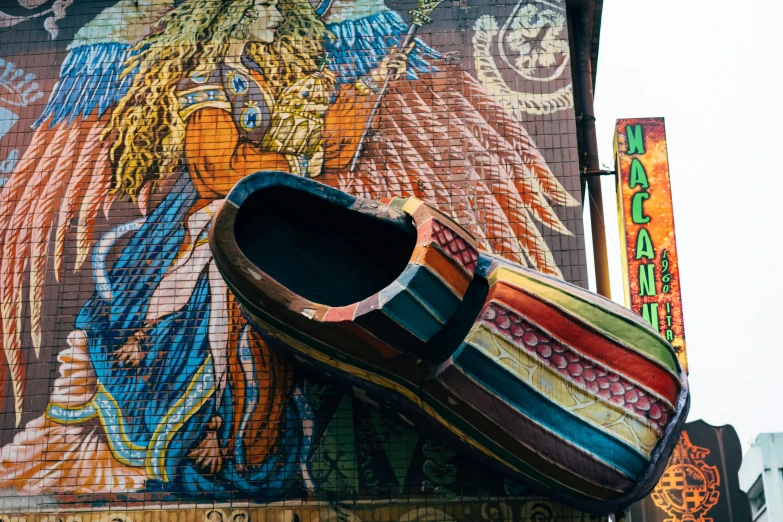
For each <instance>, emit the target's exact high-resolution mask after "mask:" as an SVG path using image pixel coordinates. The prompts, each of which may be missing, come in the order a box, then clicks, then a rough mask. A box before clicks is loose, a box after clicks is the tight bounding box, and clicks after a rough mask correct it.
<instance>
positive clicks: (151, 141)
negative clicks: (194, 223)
mask: <svg viewBox="0 0 783 522" xmlns="http://www.w3.org/2000/svg"><path fill="white" fill-rule="evenodd" d="M254 3H255V0H186V1H185V2H183V4H182V5H181V6H179V7H177V8H176V9H174V10H173V11H171V12H169V13H168V14H167V15H165V16H164V17H163V18H162V19H161V20H160V23H159V29H158V30H157V31H155V32H153V33H152V34H151V35H150V36H148V37H147V38H145V39H143V40H142V41H140V42H139V43H138V44H137V45H136V46H135V47H134V50H135V51H136V54H134V56H132V57H131V58H130V59H128V61H127V62H126V63H125V70H124V72H123V74H125V75H127V74H135V76H134V78H133V83H132V85H131V87H130V89H129V91H128V93H127V94H126V95H125V96H124V97H123V98H122V99H121V100H120V102H119V103H118V105H117V107H116V108H115V109H114V111H113V113H112V116H111V120H110V122H109V124H108V125H107V127H106V130H105V131H104V138H106V137H107V136H109V135H110V136H111V138H112V139H113V140H114V143H113V145H112V147H111V152H110V156H111V159H112V162H113V164H114V190H115V191H116V192H120V193H122V194H127V195H128V196H130V198H131V199H135V197H136V195H137V194H138V193H139V190H140V189H141V188H142V187H143V186H144V184H145V183H148V182H155V181H157V180H159V179H162V178H164V177H165V176H166V175H167V174H169V173H171V172H174V171H176V170H177V169H178V168H179V167H180V166H181V164H182V161H183V160H182V151H183V142H184V124H183V122H182V120H181V119H180V117H179V113H178V103H177V95H176V94H177V93H176V91H177V85H178V83H179V82H180V81H181V80H182V79H183V78H187V77H188V76H189V75H190V74H192V73H193V72H198V73H201V74H206V75H209V73H211V72H212V71H214V70H215V69H216V68H217V67H218V66H219V65H220V63H221V62H222V61H223V59H224V58H225V56H226V53H227V51H228V47H229V41H230V39H231V37H232V35H234V34H236V32H237V26H238V25H239V24H240V23H242V19H243V17H244V16H245V13H246V11H247V10H248V9H250V8H252V7H253V5H254ZM278 8H279V9H280V12H281V14H282V15H283V22H281V24H280V25H279V26H278V28H277V31H276V36H275V40H274V41H273V42H271V43H258V42H249V44H248V45H247V47H246V49H245V52H246V54H247V55H248V57H249V58H250V59H252V60H253V61H255V62H256V63H258V65H259V66H260V67H261V68H262V70H263V71H264V75H265V79H266V80H267V84H268V85H269V87H270V88H271V89H272V91H273V95H275V96H277V94H279V92H280V91H281V90H282V89H284V88H285V87H286V86H287V85H290V84H291V83H292V82H294V81H296V80H297V79H299V78H301V77H302V76H303V75H306V74H310V73H312V72H314V71H315V70H316V69H317V63H316V62H317V60H316V59H317V57H318V56H319V55H320V54H322V53H323V41H324V38H326V37H327V30H326V27H325V26H324V24H323V22H322V21H321V19H320V18H319V17H318V15H317V14H316V13H315V11H314V10H313V8H312V7H311V6H310V4H309V1H308V0H283V1H281V2H280V3H279V4H278Z"/></svg>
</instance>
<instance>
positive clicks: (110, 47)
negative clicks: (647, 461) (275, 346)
mask: <svg viewBox="0 0 783 522" xmlns="http://www.w3.org/2000/svg"><path fill="white" fill-rule="evenodd" d="M600 13H601V3H600V2H595V1H584V2H573V3H572V2H566V1H565V0H536V1H534V0H510V1H505V0H504V1H501V2H485V1H483V0H478V1H474V0H466V1H453V2H451V1H446V2H442V3H440V2H432V1H425V0H422V1H420V2H418V4H416V3H415V2H409V1H399V2H398V1H394V0H388V1H384V0H332V1H329V0H321V1H317V0H311V1H308V0H290V1H289V0H285V1H283V0H280V1H279V2H277V1H274V0H235V1H227V0H184V1H180V0H174V1H172V0H18V1H11V0H4V1H3V2H2V3H0V41H2V44H1V45H0V234H1V235H0V238H2V241H0V278H2V280H1V282H0V301H1V305H2V308H0V310H2V313H0V342H2V356H1V357H0V515H2V516H3V517H11V516H16V517H18V516H21V517H22V518H23V519H24V520H25V521H26V522H32V521H33V520H36V521H37V520H39V519H40V520H44V519H46V520H48V518H47V517H53V518H52V520H54V519H55V518H56V519H57V520H63V522H69V521H73V522H76V520H77V519H78V520H81V521H84V522H86V521H87V520H88V519H89V520H95V521H102V522H108V521H115V520H122V521H124V522H125V521H127V522H129V521H134V522H138V521H141V520H146V519H148V518H150V519H152V518H154V519H155V520H160V519H162V518H169V519H177V520H179V519H182V520H188V521H190V520H194V521H199V522H201V521H202V520H203V521H205V522H207V521H210V522H217V521H220V522H224V521H227V520H229V519H230V520H231V522H244V521H246V520H248V519H250V520H253V522H255V521H256V520H267V519H269V520H280V521H291V522H293V521H295V520H302V521H305V520H313V521H314V520H316V519H317V520H322V519H323V518H327V519H329V520H331V519H339V520H349V519H350V520H363V519H372V520H379V521H380V520H383V521H387V520H388V521H389V522H392V521H406V522H407V521H411V522H412V521H416V520H432V521H436V520H437V521H441V520H442V521H446V520H487V521H489V520H504V521H505V520H520V521H526V520H536V521H544V520H553V521H554V520H563V521H565V520H597V519H599V517H596V516H594V515H590V514H587V513H585V512H582V511H580V510H578V509H574V508H571V507H568V506H565V505H562V504H561V503H558V502H556V501H554V500H552V499H550V498H547V497H546V496H543V495H541V494H540V493H539V492H538V491H536V490H535V488H532V489H531V488H529V487H527V486H526V485H523V484H520V483H518V482H517V481H515V480H513V479H512V478H510V477H508V476H505V475H504V474H502V473H499V472H498V471H497V470H495V469H494V468H491V467H488V466H485V465H483V464H478V463H476V461H474V460H473V459H472V457H470V456H468V455H463V454H462V453H460V452H458V451H455V450H454V449H453V448H452V447H451V446H449V445H448V444H445V443H443V442H442V441H440V440H439V439H437V438H433V437H432V436H430V434H429V433H428V431H427V430H426V429H425V428H423V427H422V426H419V425H417V424H416V423H413V422H411V421H410V419H408V418H406V417H405V416H404V415H402V414H400V413H399V412H395V411H391V412H389V411H384V409H383V407H382V406H383V405H381V404H378V403H377V402H376V401H374V400H373V399H371V398H369V397H367V395H366V394H365V393H364V392H363V390H362V389H359V388H355V387H354V388H351V387H345V386H338V385H337V384H336V383H335V382H334V381H333V380H332V379H331V378H330V375H328V374H323V373H318V372H315V373H313V372H308V371H307V370H306V369H303V368H301V367H300V366H299V365H297V364H295V363H294V364H292V363H291V362H289V361H288V360H286V359H283V358H281V357H280V356H279V355H278V354H277V353H276V352H275V351H273V350H270V349H269V348H268V347H267V346H266V345H265V344H264V342H263V341H262V340H261V339H260V338H257V336H256V335H255V334H254V332H253V331H252V329H251V328H249V327H248V326H247V324H246V323H245V322H244V319H243V318H242V317H241V316H240V314H239V312H238V308H237V305H236V303H235V302H234V300H233V298H232V297H231V293H230V292H229V291H228V289H227V287H226V285H225V283H224V282H223V281H222V279H221V278H220V275H219V274H218V272H217V269H216V267H215V263H213V260H212V257H211V254H210V250H209V245H208V238H207V236H208V228H209V222H210V218H211V217H212V216H213V215H214V213H215V212H216V211H217V210H218V209H219V207H220V205H221V204H222V201H223V197H224V196H225V195H226V193H228V191H229V190H230V188H231V187H232V186H233V184H234V183H235V182H236V181H237V180H238V179H241V178H242V177H243V176H244V175H246V174H250V173H252V172H255V171H258V170H278V171H279V170H284V171H288V172H292V173H295V174H298V175H301V176H307V177H310V178H313V179H315V180H316V181H319V182H322V183H325V184H327V185H330V186H332V187H334V188H338V189H340V190H342V191H344V192H347V193H350V194H353V195H357V196H361V197H367V198H372V199H385V198H392V197H395V196H400V197H410V196H415V197H418V198H420V199H422V200H424V201H427V202H429V203H432V204H433V205H435V206H437V207H439V208H440V209H441V210H442V211H443V212H444V213H446V214H447V215H448V216H450V217H451V218H452V219H454V220H455V221H456V222H458V223H459V224H460V225H462V226H463V227H464V228H465V229H466V230H467V231H468V232H469V233H470V234H472V235H473V236H475V237H476V238H477V240H478V243H479V245H480V247H481V248H482V249H483V250H484V251H487V252H493V253H495V254H498V255H500V256H502V257H504V258H506V259H508V260H509V261H512V262H514V263H517V264H520V265H524V266H529V267H531V268H534V269H536V270H538V271H540V272H542V273H544V274H548V275H550V276H553V277H555V278H559V279H563V280H565V281H568V282H571V283H574V284H575V285H578V286H582V287H586V283H587V281H586V280H587V270H586V264H587V255H586V252H585V248H584V238H583V222H582V213H583V210H582V201H583V198H584V185H585V180H586V179H587V178H585V177H584V176H582V175H581V174H582V173H584V172H587V171H591V172H590V174H591V175H592V174H595V172H592V170H594V169H595V167H596V166H595V165H593V163H591V162H594V161H597V156H596V154H595V143H594V139H595V136H594V128H593V127H592V123H593V120H594V118H593V115H592V99H591V94H590V92H591V89H592V84H593V82H594V78H593V74H592V71H594V70H595V63H596V60H597V48H598V32H599V28H600ZM373 96H377V97H378V100H379V101H378V102H377V104H376V105H375V106H374V107H373V109H372V110H371V111H370V110H366V108H367V104H364V105H362V107H364V109H357V107H358V105H357V104H356V100H363V99H365V98H366V97H370V98H372V97H373ZM591 129H592V132H591ZM216 354H225V357H223V359H220V361H219V360H218V359H219V357H218V355H216ZM673 364H674V366H675V367H676V363H673ZM218 368H221V369H218ZM589 369H590V368H588V370H589ZM221 372H222V373H221ZM216 374H219V375H221V376H222V377H220V378H217V381H218V383H219V384H218V385H214V382H213V381H210V383H207V381H206V380H205V379H206V377H205V376H212V377H210V378H213V379H214V378H215V377H214V376H215V375H216ZM578 377H579V376H577V378H578ZM221 379H222V380H221ZM583 381H584V379H583ZM205 383H207V384H205ZM582 385H585V383H584V382H582ZM585 386H587V385H585ZM607 386H609V384H607ZM622 391H623V393H626V391H625V389H623V390H622ZM595 393H596V394H597V393H599V391H598V389H597V388H596V390H595ZM627 393H629V394H630V395H629V396H633V397H636V395H635V394H631V390H629V391H628V392H627ZM555 395H556V394H555ZM585 396H586V395H584V394H582V395H580V394H578V393H573V394H566V395H565V396H562V397H561V396H555V397H554V398H553V397H552V396H548V399H551V400H560V401H561V402H563V404H561V405H560V406H561V407H563V408H567V409H569V411H573V412H577V413H574V414H575V415H582V416H583V417H584V419H585V422H586V423H588V424H589V423H592V424H595V426H596V430H597V431H601V430H605V431H606V432H607V433H609V435H606V436H608V437H613V438H614V439H618V440H620V439H622V441H624V442H623V444H627V445H631V446H633V445H637V446H640V447H641V446H644V444H647V443H646V442H644V440H645V439H644V437H638V436H637V434H636V433H635V432H633V433H632V431H633V430H631V431H628V430H627V429H626V427H625V425H624V424H623V422H625V421H624V420H622V422H621V420H616V419H615V420H612V421H611V422H610V421H608V420H595V419H592V418H590V417H589V413H578V412H580V411H582V410H584V411H587V410H589V406H590V404H591V403H589V400H588V399H589V397H588V399H585ZM624 401H625V400H624V399H623V404H625V402H624ZM616 402H618V401H616ZM634 402H635V401H634ZM566 403H567V404H566ZM629 404H630V400H629ZM647 404H648V405H649V401H648V403H647ZM652 408H658V404H657V403H655V404H654V405H653V407H652ZM649 409H650V408H649V407H648V410H649ZM645 411H646V410H645ZM654 411H658V412H659V413H660V410H654ZM624 415H625V414H624V413H623V414H621V415H618V419H619V418H625V417H624ZM664 415H665V414H664ZM657 418H659V419H660V418H661V417H660V416H659V417H657ZM664 419H665V418H664ZM615 421H616V422H615ZM602 422H603V423H604V424H606V425H602V424H601V423H602ZM645 422H646V421H645ZM592 424H591V426H592ZM664 424H665V420H664ZM634 426H636V424H634ZM650 426H651V425H650ZM650 426H648V425H644V427H643V431H644V430H647V431H645V433H648V432H650V433H652V432H653V431H654V429H653V428H652V427H650ZM655 429H658V428H655ZM656 433H657V432H656ZM604 435H605V434H604V433H603V432H602V436H604ZM614 439H612V440H614ZM627 441H631V442H627ZM648 450H649V448H647V447H645V451H647V454H646V455H647V457H649V454H650V451H648ZM635 458H636V457H635ZM6 512H7V513H8V514H5V513H6ZM9 519H10V518H9ZM3 520H4V521H5V520H6V518H3Z"/></svg>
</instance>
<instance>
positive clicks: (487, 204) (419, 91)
mask: <svg viewBox="0 0 783 522" xmlns="http://www.w3.org/2000/svg"><path fill="white" fill-rule="evenodd" d="M433 65H434V66H435V67H436V68H437V72H433V73H426V74H419V79H417V80H408V79H405V80H400V81H397V82H395V83H393V84H392V85H391V86H390V88H389V90H388V92H387V93H386V95H385V97H384V99H383V102H382V107H381V110H380V111H379V117H378V119H377V121H376V126H377V128H376V129H375V130H374V132H373V134H372V135H371V136H370V137H369V139H368V140H367V143H366V144H365V148H364V152H363V155H362V159H361V162H360V163H359V166H358V168H357V170H356V171H355V172H354V173H348V172H327V173H326V175H325V179H324V181H326V182H327V183H330V184H333V185H335V186H337V187H338V188H340V189H341V190H344V191H346V192H349V193H352V194H357V195H361V196H363V197H372V198H385V197H390V196H393V195H402V196H407V195H415V196H416V197H419V198H420V199H424V200H427V201H429V202H431V203H433V204H435V205H437V206H438V207H440V208H441V209H442V210H444V211H445V212H447V213H450V214H451V215H452V216H454V218H455V219H456V220H457V221H459V223H460V224H461V225H463V226H464V227H465V228H466V229H468V230H469V231H470V232H471V233H472V234H474V235H476V236H477V237H478V238H479V240H480V241H481V244H482V247H483V248H485V249H487V250H489V251H491V252H494V253H497V254H501V255H504V256H505V257H507V258H509V259H511V260H513V261H516V262H519V263H522V264H525V265H529V266H533V267H534V268H536V269H538V270H539V271H541V272H544V273H546V274H551V275H555V276H558V277H562V274H561V272H560V269H559V268H558V266H557V264H556V263H555V260H554V256H553V255H552V252H551V250H550V248H549V246H548V245H547V244H546V241H545V240H544V237H543V236H542V234H541V231H540V229H539V224H540V225H543V226H545V227H547V228H550V229H552V230H554V231H556V232H558V233H560V234H564V235H571V232H570V231H569V230H568V229H567V228H566V226H565V225H564V224H563V223H562V221H561V220H560V218H559V217H558V215H557V214H556V213H555V211H554V209H553V206H576V205H578V202H577V201H576V200H575V199H574V198H573V197H572V196H571V194H569V192H568V191H567V190H566V189H565V188H564V187H563V186H562V185H561V184H560V182H559V180H558V179H557V178H556V177H555V175H554V174H553V173H552V171H551V170H550V169H549V167H548V166H547V164H546V161H545V160H544V158H543V156H542V155H541V153H540V152H539V151H538V149H537V148H536V146H535V143H534V142H533V140H532V138H531V137H530V135H529V134H528V133H527V131H526V130H525V129H524V127H523V126H522V125H521V124H520V123H519V122H518V121H517V120H516V119H515V118H514V116H512V115H510V114H509V113H507V112H506V111H505V110H504V109H503V107H502V106H501V105H500V103H498V102H497V101H496V100H495V99H494V98H492V97H491V96H490V95H489V94H488V93H487V92H486V90H485V89H484V88H483V87H482V86H481V85H480V84H479V82H478V81H476V80H475V79H474V78H472V77H471V76H470V75H469V74H467V73H465V72H464V71H462V70H460V69H459V68H457V67H455V66H453V65H450V64H446V63H443V62H435V63H433Z"/></svg>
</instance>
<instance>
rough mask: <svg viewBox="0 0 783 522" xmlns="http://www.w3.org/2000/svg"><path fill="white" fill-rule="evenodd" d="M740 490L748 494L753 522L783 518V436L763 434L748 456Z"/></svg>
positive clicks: (746, 456) (781, 434)
mask: <svg viewBox="0 0 783 522" xmlns="http://www.w3.org/2000/svg"><path fill="white" fill-rule="evenodd" d="M739 477H740V487H741V488H742V490H743V491H745V492H746V493H747V494H748V500H749V501H750V508H751V513H752V515H753V520H754V522H756V521H759V522H766V521H772V520H780V519H781V517H783V433H762V434H760V435H759V436H758V437H756V440H755V442H754V443H753V445H752V446H751V447H750V449H749V450H748V451H747V452H746V453H745V456H744V457H743V459H742V467H741V468H740V473H739Z"/></svg>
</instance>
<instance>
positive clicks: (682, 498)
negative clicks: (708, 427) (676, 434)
mask: <svg viewBox="0 0 783 522" xmlns="http://www.w3.org/2000/svg"><path fill="white" fill-rule="evenodd" d="M709 453H710V450H708V449H707V448H702V447H700V446H694V445H693V444H692V443H691V440H690V438H689V437H688V433H687V432H683V433H682V435H681V436H680V441H679V442H678V443H677V447H676V448H675V449H674V454H672V458H671V460H670V461H669V465H668V466H667V468H666V471H664V473H663V476H662V477H661V480H660V481H659V482H658V485H657V486H655V489H654V490H653V492H652V495H651V497H652V500H653V502H654V503H655V505H656V506H658V507H659V508H661V509H662V510H663V511H665V512H666V513H667V514H668V515H669V516H670V517H672V518H671V519H670V520H671V521H672V522H679V521H693V522H712V518H705V515H707V514H708V512H709V511H710V509H712V508H713V507H714V506H715V504H717V503H718V498H719V497H720V491H718V487H719V486H720V475H719V474H718V468H717V467H716V466H710V465H709V464H707V463H706V462H704V457H706V456H707V455H709Z"/></svg>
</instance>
